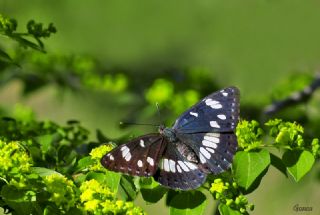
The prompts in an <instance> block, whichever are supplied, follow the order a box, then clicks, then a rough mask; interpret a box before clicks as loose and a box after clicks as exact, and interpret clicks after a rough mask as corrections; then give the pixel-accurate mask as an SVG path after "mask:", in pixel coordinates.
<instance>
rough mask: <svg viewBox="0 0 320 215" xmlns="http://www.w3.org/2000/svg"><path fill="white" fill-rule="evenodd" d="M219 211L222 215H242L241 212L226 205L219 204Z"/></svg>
mask: <svg viewBox="0 0 320 215" xmlns="http://www.w3.org/2000/svg"><path fill="white" fill-rule="evenodd" d="M218 209H219V212H220V214H221V215H241V213H240V212H239V211H236V210H233V209H231V208H230V207H229V206H227V205H225V204H219V207H218Z"/></svg>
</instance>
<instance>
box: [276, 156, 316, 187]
mask: <svg viewBox="0 0 320 215" xmlns="http://www.w3.org/2000/svg"><path fill="white" fill-rule="evenodd" d="M282 160H283V163H284V164H285V165H286V167H287V170H288V172H289V173H290V175H292V177H293V178H294V180H295V181H297V182H298V181H300V179H301V178H302V177H303V176H304V175H305V174H307V172H309V171H310V169H311V168H312V165H313V164H314V161H315V159H314V156H313V155H312V153H311V152H309V151H306V150H294V151H289V150H288V151H286V152H285V153H284V154H283V156H282Z"/></svg>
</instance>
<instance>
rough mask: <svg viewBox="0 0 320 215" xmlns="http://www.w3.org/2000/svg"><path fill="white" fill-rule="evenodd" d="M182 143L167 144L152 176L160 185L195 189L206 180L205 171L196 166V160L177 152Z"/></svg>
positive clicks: (180, 188)
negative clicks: (156, 170) (157, 167)
mask: <svg viewBox="0 0 320 215" xmlns="http://www.w3.org/2000/svg"><path fill="white" fill-rule="evenodd" d="M180 146H183V145H182V143H175V144H174V145H173V144H170V145H168V147H167V149H166V151H165V154H164V155H163V157H162V159H161V161H160V163H159V170H158V172H157V173H156V175H155V176H154V178H155V180H156V181H158V182H159V183H160V184H161V185H163V186H166V187H169V188H172V189H179V190H191V189H196V188H198V187H199V186H201V184H203V183H204V182H205V180H206V176H207V175H206V173H204V172H203V171H202V170H201V169H199V168H198V165H197V163H196V162H197V161H190V160H187V158H186V157H185V156H183V155H182V154H181V153H180V152H179V147H180Z"/></svg>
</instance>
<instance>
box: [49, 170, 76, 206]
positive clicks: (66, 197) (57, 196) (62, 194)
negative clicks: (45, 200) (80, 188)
mask: <svg viewBox="0 0 320 215" xmlns="http://www.w3.org/2000/svg"><path fill="white" fill-rule="evenodd" d="M44 182H45V184H46V189H47V191H48V192H49V193H51V197H50V198H49V201H52V202H54V203H55V204H56V205H57V206H58V207H62V208H63V209H65V210H66V211H67V210H68V209H69V208H70V207H72V206H74V204H75V202H76V192H75V185H74V183H73V181H71V180H69V179H67V178H66V177H65V176H63V175H60V174H52V175H49V176H46V177H45V178H44Z"/></svg>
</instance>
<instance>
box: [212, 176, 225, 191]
mask: <svg viewBox="0 0 320 215" xmlns="http://www.w3.org/2000/svg"><path fill="white" fill-rule="evenodd" d="M225 189H227V187H226V186H225V185H224V183H223V181H222V180H221V179H216V180H214V183H212V184H211V188H210V192H211V193H214V192H217V193H222V192H223V191H224V190H225Z"/></svg>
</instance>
